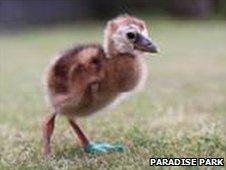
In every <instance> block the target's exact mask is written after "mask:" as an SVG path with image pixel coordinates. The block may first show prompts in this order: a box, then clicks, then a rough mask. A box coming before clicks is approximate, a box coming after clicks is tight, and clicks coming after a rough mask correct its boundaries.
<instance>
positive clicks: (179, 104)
mask: <svg viewBox="0 0 226 170" xmlns="http://www.w3.org/2000/svg"><path fill="white" fill-rule="evenodd" d="M147 23H148V26H149V27H150V28H151V33H152V35H153V36H152V37H153V39H154V40H155V41H156V42H157V43H158V44H159V46H160V47H161V53H160V54H159V55H157V56H156V55H155V56H151V55H147V56H146V57H145V58H146V61H147V65H148V69H149V77H148V81H147V84H146V87H145V89H144V90H143V91H142V92H140V93H137V94H135V95H134V96H133V97H132V98H130V99H128V100H126V101H124V102H123V104H121V105H118V106H117V107H116V108H114V109H109V110H104V111H103V112H102V113H100V114H96V115H94V116H91V117H87V118H82V119H79V123H80V124H81V126H82V127H83V129H84V130H85V131H86V132H87V134H89V136H90V138H91V139H92V140H93V141H105V142H123V143H124V144H125V145H126V147H127V149H126V152H125V153H123V154H119V153H117V154H116V153H111V154H104V155H91V154H86V153H84V152H83V150H82V148H81V147H80V145H79V143H78V141H76V140H75V138H74V136H73V134H72V132H71V130H70V128H69V126H68V124H67V121H66V120H65V119H64V118H63V117H59V119H57V122H56V129H55V133H54V137H53V142H52V148H53V157H52V158H51V159H50V160H48V161H44V160H43V159H42V147H41V146H42V141H41V129H40V123H41V120H42V118H43V117H44V116H45V115H48V114H49V112H48V110H47V108H46V106H45V103H44V93H43V88H42V83H41V78H42V74H43V70H44V68H45V66H46V65H47V63H48V61H49V59H50V58H51V57H53V56H54V55H55V54H56V53H57V52H59V51H62V50H64V49H65V48H68V47H71V46H72V45H73V44H76V43H78V42H79V43H81V42H93V41H97V42H101V41H102V36H103V35H102V32H103V31H102V29H103V26H104V24H103V23H90V24H89V23H83V24H81V25H69V24H68V25H58V26H56V27H53V26H52V27H48V28H47V27H39V28H35V29H34V28H28V29H25V30H23V31H21V32H17V33H1V34H0V70H1V71H0V169H32V170H33V169H88V168H89V169H150V167H149V165H148V164H149V158H150V157H224V159H226V29H225V28H226V23H225V21H170V20H168V21H166V20H153V21H149V20H148V21H147ZM165 169H167V168H165Z"/></svg>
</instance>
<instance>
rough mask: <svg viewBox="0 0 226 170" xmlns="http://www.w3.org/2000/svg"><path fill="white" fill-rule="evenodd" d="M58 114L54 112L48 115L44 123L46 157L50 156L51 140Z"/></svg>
mask: <svg viewBox="0 0 226 170" xmlns="http://www.w3.org/2000/svg"><path fill="white" fill-rule="evenodd" d="M55 117H56V114H52V115H50V116H47V117H46V118H45V119H44V120H43V123H42V133H43V142H44V145H43V147H44V148H43V149H44V157H45V158H48V156H49V155H50V153H51V147H50V141H51V137H52V134H53V131H54V124H55Z"/></svg>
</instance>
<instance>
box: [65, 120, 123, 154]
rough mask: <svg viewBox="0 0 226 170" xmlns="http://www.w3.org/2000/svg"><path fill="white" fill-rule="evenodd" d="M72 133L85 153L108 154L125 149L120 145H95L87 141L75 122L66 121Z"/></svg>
mask: <svg viewBox="0 0 226 170" xmlns="http://www.w3.org/2000/svg"><path fill="white" fill-rule="evenodd" d="M68 121H69V123H70V125H71V127H72V129H73V131H74V132H75V133H76V134H77V136H78V138H79V140H80V141H81V143H82V146H83V148H84V150H85V152H87V153H93V154H94V153H108V152H123V151H124V150H125V149H124V147H123V145H121V144H114V145H111V144H108V143H95V142H91V141H89V140H88V138H87V137H86V136H85V134H84V133H83V132H82V130H81V129H80V127H79V126H78V125H77V123H76V122H75V120H73V119H69V120H68Z"/></svg>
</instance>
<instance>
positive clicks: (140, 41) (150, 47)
mask: <svg viewBox="0 0 226 170" xmlns="http://www.w3.org/2000/svg"><path fill="white" fill-rule="evenodd" d="M134 47H135V49H137V50H140V51H145V52H150V53H157V52H158V48H157V46H156V45H155V43H154V42H152V41H151V40H150V39H148V38H146V37H144V36H143V35H141V34H138V35H137V39H136V41H135V42H134Z"/></svg>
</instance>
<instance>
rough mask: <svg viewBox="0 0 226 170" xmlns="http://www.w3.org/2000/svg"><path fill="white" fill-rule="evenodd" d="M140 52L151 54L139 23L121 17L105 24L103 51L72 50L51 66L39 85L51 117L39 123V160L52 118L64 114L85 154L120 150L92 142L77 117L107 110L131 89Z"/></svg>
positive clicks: (137, 74)
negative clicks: (40, 133) (78, 122)
mask: <svg viewBox="0 0 226 170" xmlns="http://www.w3.org/2000/svg"><path fill="white" fill-rule="evenodd" d="M143 52H150V53H156V52H157V47H156V45H155V44H154V42H152V40H151V39H150V38H149V37H148V31H147V28H146V25H145V23H144V21H142V20H140V19H138V18H135V17H133V16H129V15H121V16H119V17H116V18H115V19H112V20H110V21H108V23H107V26H106V28H105V32H104V43H103V47H102V46H101V45H99V44H88V45H80V46H76V47H74V48H72V49H69V50H66V51H65V52H64V53H62V54H60V55H59V56H58V57H56V58H55V59H54V60H53V61H52V62H50V64H49V67H48V69H47V71H46V74H45V79H44V84H45V89H46V96H47V102H48V104H49V107H50V110H51V115H49V116H47V117H46V118H45V119H44V121H43V124H42V131H43V141H44V156H45V157H48V156H49V154H50V140H51V136H52V134H53V130H54V122H55V117H56V116H57V115H64V116H66V117H67V119H68V122H69V124H70V126H71V127H72V129H73V131H74V132H75V134H77V136H78V138H79V140H80V141H81V144H82V146H83V148H84V150H85V151H86V152H92V153H96V152H108V151H118V150H120V147H117V146H114V145H110V144H105V143H102V144H101V143H99V144H97V143H93V142H91V141H90V140H89V139H88V138H87V136H86V135H85V134H84V133H83V131H82V130H81V129H80V127H79V126H78V124H77V122H76V118H78V117H82V116H87V115H91V114H93V113H95V112H96V111H98V110H100V109H102V108H104V107H106V106H108V105H109V104H111V103H112V102H113V101H114V100H116V99H117V98H118V97H120V96H121V95H122V94H124V93H125V92H130V91H133V89H135V88H136V87H137V86H138V85H139V83H140V82H141V79H142V76H143V66H142V57H143V56H142V54H143Z"/></svg>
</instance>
